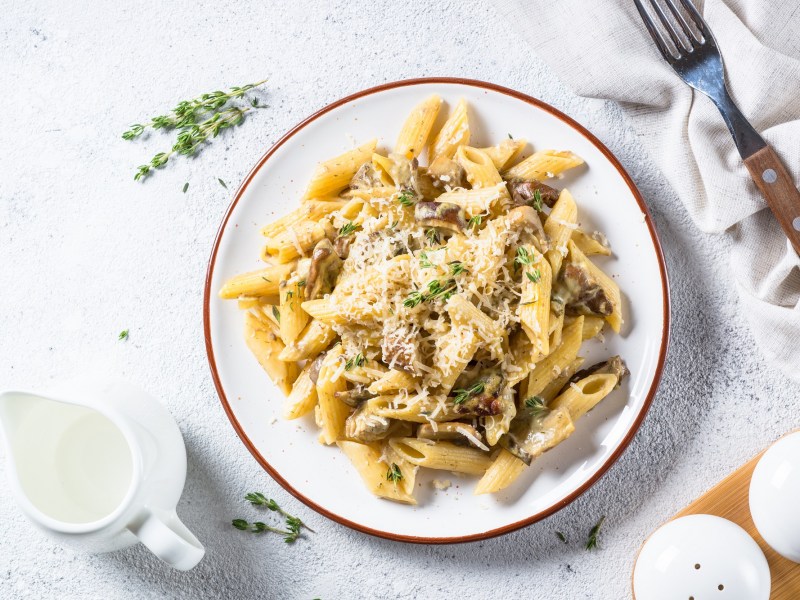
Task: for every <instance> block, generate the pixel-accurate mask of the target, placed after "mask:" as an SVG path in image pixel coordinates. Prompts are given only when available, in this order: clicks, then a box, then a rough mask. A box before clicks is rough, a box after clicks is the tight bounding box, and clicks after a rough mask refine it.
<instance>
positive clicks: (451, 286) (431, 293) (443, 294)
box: [403, 279, 457, 308]
mask: <svg viewBox="0 0 800 600" xmlns="http://www.w3.org/2000/svg"><path fill="white" fill-rule="evenodd" d="M456 288H457V286H456V282H455V279H448V280H447V281H445V282H444V283H442V282H441V281H439V280H438V279H434V280H433V281H431V282H430V283H428V291H427V292H420V291H419V290H416V291H413V292H411V293H409V294H408V297H407V298H406V299H405V300H403V306H405V307H406V308H414V307H415V306H417V305H418V304H421V303H422V302H427V301H428V300H434V299H436V298H442V299H443V300H447V299H449V298H450V296H452V295H453V294H455V293H456Z"/></svg>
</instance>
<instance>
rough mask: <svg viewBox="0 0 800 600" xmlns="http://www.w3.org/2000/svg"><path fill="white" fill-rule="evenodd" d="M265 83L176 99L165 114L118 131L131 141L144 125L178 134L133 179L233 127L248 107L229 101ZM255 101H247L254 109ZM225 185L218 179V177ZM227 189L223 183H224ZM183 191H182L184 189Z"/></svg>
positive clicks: (141, 166)
mask: <svg viewBox="0 0 800 600" xmlns="http://www.w3.org/2000/svg"><path fill="white" fill-rule="evenodd" d="M265 82H266V79H265V80H263V81H259V82H258V83H249V84H247V85H244V86H241V87H239V86H237V87H233V88H231V89H230V91H228V92H223V91H221V90H217V91H215V92H208V93H206V94H203V95H201V96H198V97H197V98H194V99H193V100H184V101H182V102H179V103H178V105H177V106H176V107H175V108H173V109H172V110H171V111H170V112H169V113H167V114H165V115H158V116H155V117H153V118H152V119H151V120H150V121H149V122H147V123H135V124H133V125H131V126H130V128H129V129H128V130H127V131H126V132H124V133H123V134H122V139H125V140H134V139H136V138H138V137H139V136H140V135H142V134H143V133H144V132H145V131H146V130H147V129H148V128H152V129H154V130H158V129H162V130H164V131H171V130H173V129H177V130H178V136H177V138H176V141H175V143H174V145H173V146H172V149H171V150H169V152H159V153H158V154H156V155H155V156H153V158H151V159H150V162H148V163H146V164H144V165H140V166H139V168H138V169H137V171H136V174H135V175H134V177H133V179H134V181H140V180H142V179H145V178H146V177H148V176H150V175H151V174H152V172H153V170H154V169H160V168H162V167H164V166H165V165H166V164H167V162H169V159H170V157H171V156H172V155H173V154H175V153H177V154H183V155H185V156H191V155H194V154H197V153H198V152H200V151H201V150H202V147H203V144H204V143H205V142H206V141H208V140H209V138H212V139H213V138H215V137H217V136H218V135H219V133H220V132H221V131H222V130H223V129H228V128H230V127H235V126H236V125H239V124H240V123H241V122H242V121H243V120H244V116H245V113H246V112H248V111H249V110H251V108H249V107H247V106H239V105H236V104H234V103H233V101H235V100H237V99H240V98H242V97H243V96H244V95H245V94H246V93H247V92H248V91H250V90H252V89H253V88H256V87H258V86H260V85H262V84H263V83H265ZM257 104H258V103H257V102H256V103H255V104H253V102H252V101H251V102H250V105H251V107H252V108H257ZM219 181H220V183H222V185H223V186H225V184H224V182H222V180H221V179H220V180H219ZM225 187H226V188H227V186H225ZM184 191H185V190H184Z"/></svg>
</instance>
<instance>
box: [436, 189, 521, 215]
mask: <svg viewBox="0 0 800 600" xmlns="http://www.w3.org/2000/svg"><path fill="white" fill-rule="evenodd" d="M436 200H437V201H438V202H450V203H451V204H458V205H459V206H460V207H461V208H463V209H464V212H465V213H466V214H467V215H470V216H475V215H480V214H485V213H489V212H490V211H491V209H492V208H493V207H494V205H495V204H496V203H498V202H507V201H508V200H509V195H508V188H506V184H505V183H499V184H497V185H493V186H489V187H485V188H478V189H473V190H465V189H463V188H458V189H455V190H452V191H450V192H445V193H444V194H442V195H441V196H439V197H438V198H437V199H436Z"/></svg>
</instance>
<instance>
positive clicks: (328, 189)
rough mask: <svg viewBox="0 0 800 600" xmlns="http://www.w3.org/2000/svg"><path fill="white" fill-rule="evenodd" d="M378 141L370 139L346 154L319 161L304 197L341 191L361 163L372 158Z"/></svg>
mask: <svg viewBox="0 0 800 600" xmlns="http://www.w3.org/2000/svg"><path fill="white" fill-rule="evenodd" d="M377 143H378V141H377V140H370V141H368V142H366V143H365V144H362V145H361V146H358V147H357V148H353V149H352V150H348V151H347V152H345V153H344V154H340V155H339V156H337V157H335V158H331V159H330V160H326V161H324V162H321V163H319V165H317V168H316V169H315V171H314V174H313V175H312V176H311V181H310V182H309V183H308V187H307V188H306V192H305V194H304V195H303V199H304V200H310V199H312V198H323V197H326V196H331V195H334V194H338V193H339V192H341V191H342V190H343V189H344V188H345V187H347V185H348V184H349V183H350V180H351V179H353V175H355V174H356V171H358V169H359V168H360V167H361V165H363V164H364V163H365V162H367V161H368V160H370V158H371V157H372V153H373V152H374V151H375V146H376V145H377Z"/></svg>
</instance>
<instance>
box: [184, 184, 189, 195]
mask: <svg viewBox="0 0 800 600" xmlns="http://www.w3.org/2000/svg"><path fill="white" fill-rule="evenodd" d="M188 189H189V182H188V181H187V182H186V183H184V184H183V193H184V194H185V193H186V190H188Z"/></svg>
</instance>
